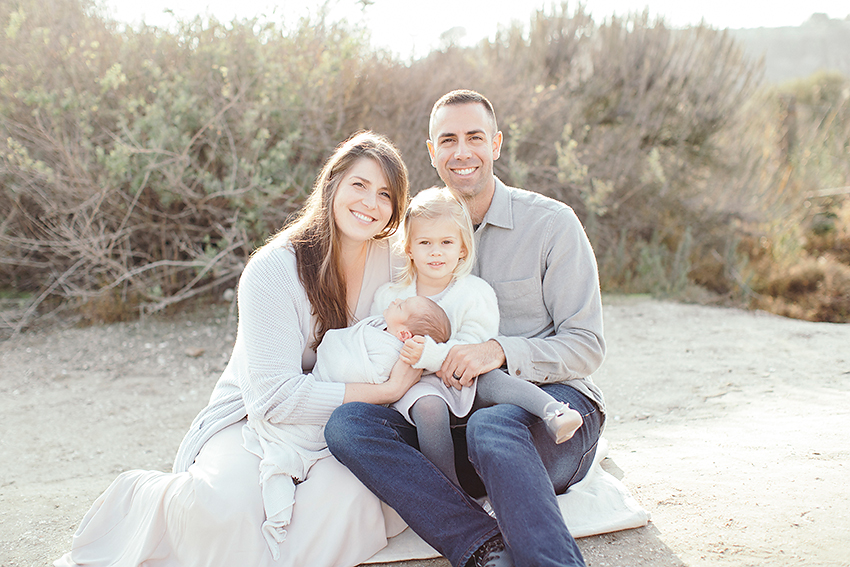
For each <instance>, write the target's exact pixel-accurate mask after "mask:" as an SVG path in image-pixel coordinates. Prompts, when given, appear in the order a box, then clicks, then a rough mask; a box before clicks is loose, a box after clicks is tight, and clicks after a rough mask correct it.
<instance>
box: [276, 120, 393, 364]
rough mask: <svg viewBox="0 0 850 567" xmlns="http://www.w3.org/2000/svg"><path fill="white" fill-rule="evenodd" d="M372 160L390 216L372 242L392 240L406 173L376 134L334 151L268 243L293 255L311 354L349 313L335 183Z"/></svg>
mask: <svg viewBox="0 0 850 567" xmlns="http://www.w3.org/2000/svg"><path fill="white" fill-rule="evenodd" d="M364 158H368V159H371V160H374V161H375V163H377V164H378V166H379V167H380V168H381V172H382V173H383V174H384V177H385V178H386V180H387V189H388V190H389V193H390V200H391V202H392V214H391V216H390V220H389V222H388V223H387V226H385V227H384V229H383V230H382V231H381V232H379V233H378V234H377V235H375V237H374V239H375V240H380V239H383V238H387V237H388V236H391V235H392V234H393V233H394V232H395V231H396V229H397V228H398V225H399V222H400V221H401V216H402V211H404V210H405V208H406V205H407V201H408V179H407V168H406V167H405V165H404V162H403V161H402V159H401V153H400V152H399V151H398V149H397V148H396V147H395V145H393V143H392V142H391V141H390V140H389V139H388V138H386V137H385V136H382V135H381V134H377V133H375V132H370V131H361V132H358V133H356V134H354V135H353V136H351V137H350V138H349V139H348V140H346V141H344V142H343V143H341V144H340V145H339V146H337V148H336V151H334V153H333V155H331V157H330V158H329V159H328V161H327V162H326V163H325V165H324V167H323V168H322V170H321V172H319V175H318V177H317V178H316V183H315V185H314V186H313V191H312V192H311V193H310V196H309V197H308V198H307V201H306V203H305V204H304V207H303V209H302V210H301V211H300V213H299V214H298V216H297V217H296V218H295V219H294V220H292V221H291V222H289V223H287V225H286V226H285V227H284V228H283V230H281V231H280V232H279V233H278V234H277V235H275V236H273V237H272V238H270V239H269V241H268V242H269V243H271V242H273V241H276V240H277V239H278V238H284V239H286V240H287V241H288V242H289V244H290V245H291V246H292V248H293V249H294V250H295V258H296V265H297V267H298V279H299V280H301V285H303V286H304V290H305V291H306V292H307V299H308V300H309V301H310V305H311V307H312V310H313V314H314V315H315V316H316V341H315V343H314V344H312V345H310V346H311V347H312V348H313V349H315V348H316V347H318V345H319V343H321V342H322V339H323V338H324V336H325V333H326V332H327V331H329V330H330V329H340V328H342V327H347V326H348V325H349V324H350V323H351V319H352V317H353V313H351V312H350V309H349V308H348V302H347V300H346V282H345V276H344V275H343V271H342V264H341V262H340V254H341V252H340V244H339V234H338V230H337V227H336V222H335V220H334V216H333V202H334V198H335V197H336V193H337V188H338V187H339V184H340V181H341V180H342V178H343V177H345V175H346V174H347V173H348V170H349V169H351V167H352V166H353V165H354V164H355V163H357V162H358V161H359V160H361V159H364Z"/></svg>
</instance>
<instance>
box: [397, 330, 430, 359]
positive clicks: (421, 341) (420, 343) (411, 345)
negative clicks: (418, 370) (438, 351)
mask: <svg viewBox="0 0 850 567" xmlns="http://www.w3.org/2000/svg"><path fill="white" fill-rule="evenodd" d="M424 351H425V337H423V336H422V335H414V336H413V337H411V338H409V339H407V340H406V341H404V346H403V347H401V353H399V358H400V359H401V360H402V361H404V362H405V363H407V364H409V365H410V366H413V365H414V364H416V363H417V362H419V359H420V358H422V353H423V352H424Z"/></svg>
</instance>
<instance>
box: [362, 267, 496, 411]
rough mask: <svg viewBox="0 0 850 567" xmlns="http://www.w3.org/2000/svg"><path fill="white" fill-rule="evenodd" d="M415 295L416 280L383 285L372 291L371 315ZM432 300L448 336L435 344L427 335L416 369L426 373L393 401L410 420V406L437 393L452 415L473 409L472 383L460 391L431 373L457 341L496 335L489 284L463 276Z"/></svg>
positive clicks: (478, 340)
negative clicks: (444, 321) (447, 324)
mask: <svg viewBox="0 0 850 567" xmlns="http://www.w3.org/2000/svg"><path fill="white" fill-rule="evenodd" d="M414 295H416V281H413V282H412V283H410V284H408V285H400V284H386V285H384V286H383V287H381V288H380V289H378V292H377V293H376V294H375V301H374V303H373V304H372V314H373V315H374V314H377V313H382V312H383V310H384V309H386V308H387V306H389V305H390V303H392V302H393V301H394V300H396V299H407V298H408V297H413V296H414ZM431 299H433V300H434V301H436V302H437V304H438V305H439V306H440V307H442V308H443V310H444V311H445V312H446V315H448V317H449V321H450V322H451V324H452V335H451V339H449V341H447V342H445V343H435V342H434V341H433V340H431V338H430V337H426V341H425V349H424V351H423V353H422V357H421V358H420V359H419V362H417V363H416V364H414V367H415V368H422V369H423V370H424V371H425V374H424V375H423V376H422V379H421V380H420V381H419V382H418V383H416V384H414V385H413V387H411V388H410V389H409V390H408V391H407V393H406V394H405V395H404V396H402V398H401V399H400V400H399V401H397V402H396V403H395V404H393V407H394V408H395V409H397V410H398V411H399V412H401V414H402V415H403V416H404V417H405V419H407V421H409V422H410V423H411V424H412V423H413V419H412V418H411V417H410V408H411V406H412V405H413V403H414V402H415V401H416V400H418V399H419V398H421V397H424V396H439V397H440V398H442V399H443V400H445V402H446V404H447V405H448V406H449V410H450V411H451V412H452V414H454V415H456V416H458V417H463V416H465V415H466V414H468V413H469V411H470V410H471V409H472V403H473V402H474V401H475V383H474V382H473V384H472V386H470V387H464V388H462V389H460V390H458V389H456V388H450V387H448V386H446V385H445V384H443V381H442V380H441V379H440V378H438V377H437V376H436V375H435V374H433V373H434V372H436V371H437V370H439V369H440V366H442V364H443V361H444V360H445V359H446V356H448V354H449V350H451V348H452V347H453V346H455V345H459V344H476V343H483V342H485V341H488V340H490V339H492V338H493V337H495V336H496V335H497V334H498V332H499V305H498V302H497V300H496V293H495V292H494V291H493V288H492V287H490V284H488V283H487V282H485V281H484V280H482V279H481V278H479V277H477V276H472V275H470V276H464V277H462V278H459V279H456V280H454V282H452V284H451V285H450V286H449V287H448V288H446V289H445V290H444V291H443V292H441V293H440V294H438V295H435V296H432V297H431Z"/></svg>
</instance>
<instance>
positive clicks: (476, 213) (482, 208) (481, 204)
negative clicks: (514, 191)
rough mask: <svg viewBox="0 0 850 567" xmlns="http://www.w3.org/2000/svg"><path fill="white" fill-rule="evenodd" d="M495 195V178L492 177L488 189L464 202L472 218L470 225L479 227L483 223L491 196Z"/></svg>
mask: <svg viewBox="0 0 850 567" xmlns="http://www.w3.org/2000/svg"><path fill="white" fill-rule="evenodd" d="M495 193H496V178H495V177H494V178H493V182H492V184H491V185H490V187H489V188H487V189H485V190H484V191H481V192H480V193H478V194H477V195H475V196H473V197H470V198H468V199H465V200H464V201H465V202H466V207H467V208H468V209H469V216H470V217H472V224H474V225H479V224H481V223H482V222H483V221H484V216H485V215H486V214H487V211H488V210H490V204H491V203H492V202H493V195H494V194H495Z"/></svg>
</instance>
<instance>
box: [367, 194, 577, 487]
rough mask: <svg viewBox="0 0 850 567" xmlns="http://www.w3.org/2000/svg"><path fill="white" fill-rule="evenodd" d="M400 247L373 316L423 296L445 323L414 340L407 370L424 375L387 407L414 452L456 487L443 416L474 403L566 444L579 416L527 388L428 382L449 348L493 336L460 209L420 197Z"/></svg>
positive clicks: (487, 292)
mask: <svg viewBox="0 0 850 567" xmlns="http://www.w3.org/2000/svg"><path fill="white" fill-rule="evenodd" d="M402 245H403V246H404V252H405V254H406V255H407V258H408V261H407V264H406V266H405V269H404V270H403V272H402V274H401V278H400V281H399V282H398V283H392V284H387V285H385V286H383V287H381V288H380V289H378V291H377V292H376V294H375V301H374V303H373V305H372V313H373V314H376V313H380V312H382V311H383V310H384V309H386V307H387V306H388V305H389V304H390V303H391V302H392V301H394V300H396V299H405V298H408V297H412V296H415V295H423V296H426V297H429V298H431V299H433V300H434V301H435V302H437V304H438V305H440V307H442V308H443V309H444V310H445V312H446V314H447V315H448V318H449V321H450V322H451V338H450V339H449V340H448V341H447V342H445V343H436V342H434V340H432V339H431V338H430V337H427V336H426V337H424V340H423V339H421V338H420V339H419V343H420V344H421V345H422V348H421V351H422V352H421V356H420V357H419V360H418V362H416V363H415V364H414V365H413V366H414V367H415V368H422V369H423V370H424V371H425V372H426V374H425V375H423V376H422V379H421V380H420V381H419V382H418V383H417V384H415V385H414V386H413V387H411V388H410V390H408V391H407V393H406V394H405V395H404V396H403V397H402V398H401V399H400V400H399V401H397V402H396V403H395V404H394V407H395V408H396V409H397V410H398V411H399V412H401V413H402V415H404V417H405V418H406V419H407V420H408V421H409V422H410V423H412V424H413V425H415V426H416V431H417V436H418V439H419V449H420V451H422V453H423V454H424V455H425V456H426V457H428V458H429V459H430V460H431V461H432V462H433V463H434V464H435V465H436V466H437V467H438V468H439V469H440V470H441V471H443V473H444V474H445V475H446V476H447V477H448V478H449V479H450V480H451V481H452V482H454V483H455V484H456V485H459V484H460V483H459V482H458V478H457V473H456V471H455V466H454V446H453V443H452V437H451V430H450V428H449V424H450V422H449V420H450V416H449V412H451V413H452V414H453V415H455V416H457V417H464V416H465V415H466V414H468V413H469V411H470V410H471V409H472V404H473V402H474V401H477V403H478V405H480V406H488V405H494V404H500V403H510V404H515V405H517V406H520V407H521V408H523V409H525V410H526V411H528V412H530V413H532V414H534V415H537V416H538V417H540V418H542V419H543V420H544V422H545V423H546V425H547V427H548V428H549V432H550V433H551V434H552V437H553V438H554V440H555V442H556V443H562V442H564V441H566V440H567V439H569V438H570V437H572V436H573V434H574V433H575V431H576V430H577V429H578V428H579V427H580V426H581V424H582V418H581V415H580V414H579V413H578V412H577V411H575V410H573V409H571V408H570V407H569V406H568V405H567V404H564V403H562V402H559V401H557V400H556V399H555V398H553V397H552V396H550V395H549V394H547V393H546V392H544V391H543V390H541V389H540V388H538V387H537V386H536V385H534V384H532V383H531V382H526V381H525V380H521V379H518V378H513V377H510V376H506V375H499V373H493V374H488V375H484V376H481V377H479V378H478V379H477V380H476V381H475V383H474V384H473V385H472V386H471V387H464V388H461V389H460V390H458V389H456V388H454V387H451V386H449V385H447V384H444V383H443V381H442V380H440V378H439V377H437V376H436V375H435V374H433V373H434V372H436V371H437V370H439V369H440V367H441V366H442V364H443V361H444V360H445V358H446V356H447V355H448V353H449V350H450V349H451V348H452V347H453V346H454V345H458V344H476V343H482V342H485V341H487V340H490V339H492V338H493V337H495V336H496V335H497V333H498V331H499V308H498V304H497V301H496V294H495V292H494V291H493V288H491V287H490V285H489V284H488V283H487V282H485V281H484V280H482V279H481V278H478V277H476V276H473V275H471V274H470V272H471V271H472V266H473V263H474V252H475V248H474V247H475V241H474V237H473V229H472V221H471V220H470V217H469V213H468V212H467V210H466V207H465V206H464V205H463V204H462V203H461V202H460V201H459V200H458V199H457V198H456V197H455V196H454V195H452V193H451V192H450V191H449V190H448V189H447V188H443V189H440V188H436V187H432V188H430V189H425V190H424V191H421V192H420V193H419V194H418V195H416V197H415V198H414V199H413V200H412V201H411V203H410V207H409V208H408V210H407V213H406V215H405V218H404V224H403V242H402ZM505 254H506V255H507V254H510V251H508V250H506V251H505ZM409 343H410V341H408V344H409ZM414 358H415V357H414Z"/></svg>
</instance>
